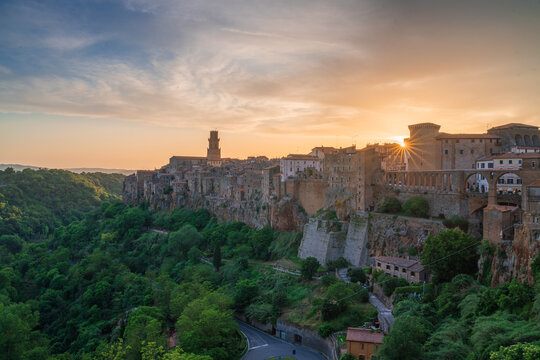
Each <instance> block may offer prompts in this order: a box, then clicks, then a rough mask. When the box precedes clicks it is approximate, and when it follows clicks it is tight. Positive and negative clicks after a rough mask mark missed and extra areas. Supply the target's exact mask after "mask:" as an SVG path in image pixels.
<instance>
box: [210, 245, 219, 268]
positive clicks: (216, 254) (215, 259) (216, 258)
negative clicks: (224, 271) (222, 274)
mask: <svg viewBox="0 0 540 360" xmlns="http://www.w3.org/2000/svg"><path fill="white" fill-rule="evenodd" d="M212 264H213V265H214V269H215V270H216V271H218V270H219V268H220V267H221V246H220V245H219V244H218V243H216V246H215V247H214V255H213V257H212Z"/></svg>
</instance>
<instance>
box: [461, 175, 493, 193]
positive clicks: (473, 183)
mask: <svg viewBox="0 0 540 360" xmlns="http://www.w3.org/2000/svg"><path fill="white" fill-rule="evenodd" d="M465 175H466V176H465V179H464V181H463V189H465V191H466V192H487V190H488V187H487V186H484V190H485V191H480V190H481V189H482V188H481V186H482V182H483V181H479V177H482V176H483V177H486V175H487V174H485V173H482V172H480V171H478V172H476V171H475V172H471V173H468V174H465ZM485 183H486V184H489V182H488V180H487V177H486V180H485ZM484 185H485V184H484Z"/></svg>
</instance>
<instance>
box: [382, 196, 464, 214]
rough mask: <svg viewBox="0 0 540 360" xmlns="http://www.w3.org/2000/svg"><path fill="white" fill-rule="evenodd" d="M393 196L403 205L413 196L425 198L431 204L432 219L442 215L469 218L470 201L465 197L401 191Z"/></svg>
mask: <svg viewBox="0 0 540 360" xmlns="http://www.w3.org/2000/svg"><path fill="white" fill-rule="evenodd" d="M393 196H394V197H396V198H397V199H398V200H399V201H400V202H401V203H402V204H403V203H404V202H405V201H406V200H407V199H409V198H410V197H412V196H421V197H423V198H425V199H426V200H427V201H428V203H429V215H430V216H432V217H439V216H440V215H441V214H442V215H444V216H445V217H450V216H452V215H455V214H458V215H461V216H463V217H465V218H467V217H468V216H469V200H468V199H467V198H466V197H465V196H464V195H460V194H439V193H433V192H428V193H425V192H405V191H401V192H399V193H395V194H394V195H393ZM382 202H384V199H382V201H381V202H380V203H381V204H382Z"/></svg>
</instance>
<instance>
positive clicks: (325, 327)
mask: <svg viewBox="0 0 540 360" xmlns="http://www.w3.org/2000/svg"><path fill="white" fill-rule="evenodd" d="M333 331H334V329H333V328H332V326H331V325H330V324H328V323H324V324H322V325H320V326H319V328H318V329H317V333H318V334H319V335H321V336H322V337H323V338H326V337H328V336H330V334H332V332H333Z"/></svg>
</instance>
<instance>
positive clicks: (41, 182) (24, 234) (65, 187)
mask: <svg viewBox="0 0 540 360" xmlns="http://www.w3.org/2000/svg"><path fill="white" fill-rule="evenodd" d="M123 179H124V176H123V175H120V174H103V173H83V174H75V173H72V172H69V171H65V170H30V169H26V170H23V171H13V170H12V169H10V168H8V169H6V170H4V171H0V235H3V234H10V235H18V236H19V237H20V238H22V239H24V240H31V239H36V238H44V237H46V236H47V235H48V234H49V233H50V232H51V231H53V230H54V229H55V228H56V227H57V226H59V225H67V224H69V223H70V222H72V221H74V220H79V219H81V218H82V217H83V216H84V215H85V214H86V213H87V212H88V211H90V210H92V209H94V208H95V207H96V206H98V205H99V204H100V203H101V202H102V201H105V200H119V199H120V196H121V192H122V181H123Z"/></svg>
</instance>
